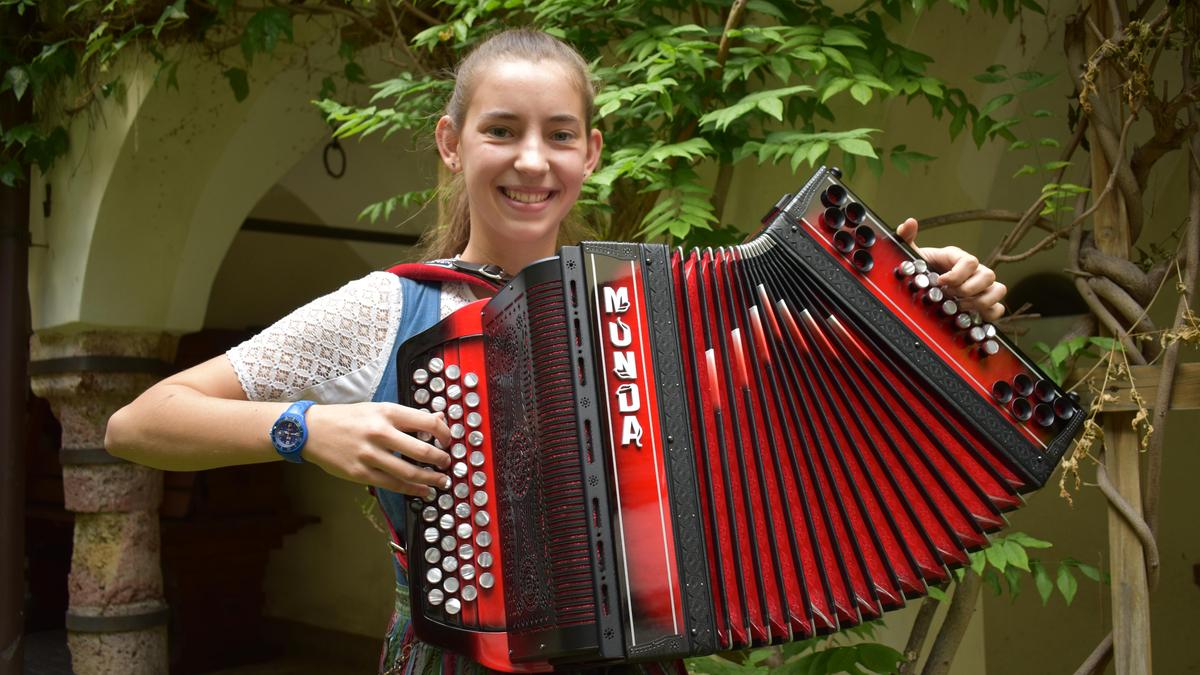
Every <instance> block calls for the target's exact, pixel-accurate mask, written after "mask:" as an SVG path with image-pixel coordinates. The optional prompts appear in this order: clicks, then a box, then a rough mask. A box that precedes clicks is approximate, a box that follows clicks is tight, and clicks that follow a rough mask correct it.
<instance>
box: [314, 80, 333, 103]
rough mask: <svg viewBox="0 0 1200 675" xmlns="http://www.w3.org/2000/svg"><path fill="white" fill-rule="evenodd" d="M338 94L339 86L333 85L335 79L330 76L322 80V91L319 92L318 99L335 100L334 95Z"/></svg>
mask: <svg viewBox="0 0 1200 675" xmlns="http://www.w3.org/2000/svg"><path fill="white" fill-rule="evenodd" d="M336 93H337V85H335V84H334V83H333V78H332V77H329V76H326V77H324V78H322V79H321V91H319V92H317V98H318V99H322V100H324V99H327V98H333V95H334V94H336Z"/></svg>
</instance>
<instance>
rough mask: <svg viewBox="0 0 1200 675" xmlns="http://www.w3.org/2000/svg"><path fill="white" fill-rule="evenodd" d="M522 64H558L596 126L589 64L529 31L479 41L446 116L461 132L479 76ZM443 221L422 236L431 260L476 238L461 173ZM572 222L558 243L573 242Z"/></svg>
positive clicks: (446, 194) (451, 185)
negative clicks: (500, 65)
mask: <svg viewBox="0 0 1200 675" xmlns="http://www.w3.org/2000/svg"><path fill="white" fill-rule="evenodd" d="M509 60H520V61H531V62H534V63H538V62H542V61H549V62H551V63H557V64H559V65H560V66H562V67H563V70H565V71H566V72H567V75H568V77H569V78H570V82H571V84H572V85H574V87H575V89H576V90H577V91H578V92H579V96H580V98H581V99H582V101H583V113H584V121H585V124H586V125H587V127H588V129H590V128H591V120H592V114H593V113H594V112H595V105H594V101H595V98H596V87H595V84H594V83H593V81H592V77H591V73H590V71H589V70H588V65H587V62H586V61H584V60H583V57H582V56H580V55H579V52H577V51H575V49H574V48H573V47H571V46H570V45H568V44H567V43H565V42H563V41H562V40H559V39H558V38H556V37H554V36H553V35H550V34H548V33H543V32H542V31H537V30H531V29H528V28H515V29H512V30H506V31H503V32H501V33H496V34H495V35H493V36H491V37H489V38H488V39H486V40H484V41H483V42H481V43H479V44H478V45H477V46H476V47H475V48H474V49H472V50H471V52H470V53H469V54H467V56H466V58H464V59H463V60H462V61H461V62H460V63H459V64H458V68H456V69H455V71H454V91H453V92H452V93H451V94H450V100H449V101H447V102H446V111H445V114H446V116H447V117H449V118H450V120H451V121H452V122H453V123H454V128H455V129H456V130H457V131H460V132H461V131H462V129H463V124H464V122H465V121H466V117H467V108H469V107H470V104H471V95H472V94H473V93H474V91H475V83H476V82H477V81H478V78H479V77H480V75H481V74H482V73H483V72H484V71H485V70H486V69H487V68H488V66H491V65H492V64H494V63H497V62H500V61H509ZM440 199H441V206H442V208H441V213H442V222H439V223H438V225H437V226H436V227H435V228H433V229H432V230H429V231H427V232H426V233H425V235H424V236H423V237H422V244H423V245H424V248H425V250H424V254H423V256H424V257H425V258H426V259H438V258H450V257H453V256H454V255H456V254H458V253H461V252H462V250H463V249H464V248H465V247H466V245H467V239H468V238H469V237H470V236H471V212H470V204H469V203H468V201H467V191H466V186H465V184H464V181H463V176H462V174H455V175H453V176H452V177H451V178H450V180H449V182H448V183H447V185H446V186H445V189H444V191H443V193H442V195H441V197H440ZM568 229H570V228H569V225H568V224H567V223H564V224H563V227H562V228H561V229H560V230H559V241H560V242H564V241H570V240H571V239H573V237H572V236H571V234H570V233H569V232H567V230H568Z"/></svg>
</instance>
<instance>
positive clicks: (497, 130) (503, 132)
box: [483, 127, 512, 138]
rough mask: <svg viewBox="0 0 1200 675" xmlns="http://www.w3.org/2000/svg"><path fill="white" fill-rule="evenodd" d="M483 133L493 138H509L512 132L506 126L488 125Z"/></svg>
mask: <svg viewBox="0 0 1200 675" xmlns="http://www.w3.org/2000/svg"><path fill="white" fill-rule="evenodd" d="M483 133H485V134H487V135H488V136H491V137H493V138H508V137H509V136H512V132H511V131H509V130H508V129H506V128H504V127H488V128H487V130H485V131H484V132H483Z"/></svg>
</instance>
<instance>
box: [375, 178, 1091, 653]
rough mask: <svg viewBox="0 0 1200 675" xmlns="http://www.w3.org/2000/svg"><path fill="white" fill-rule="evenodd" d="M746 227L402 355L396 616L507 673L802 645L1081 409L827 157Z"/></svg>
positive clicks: (515, 308)
mask: <svg viewBox="0 0 1200 675" xmlns="http://www.w3.org/2000/svg"><path fill="white" fill-rule="evenodd" d="M763 223H764V226H763V228H762V230H760V231H759V233H758V234H756V235H755V236H754V237H751V238H750V239H749V240H748V241H747V243H745V244H742V245H740V246H735V247H731V248H726V249H719V250H711V249H708V250H692V251H683V250H679V249H676V250H670V249H668V248H667V247H665V246H661V245H647V244H619V243H598V242H590V243H584V244H582V245H581V246H577V247H566V248H564V249H562V251H561V252H560V255H558V256H556V257H553V258H548V259H545V260H542V261H539V262H537V263H534V264H532V265H530V266H529V267H528V268H526V269H525V270H524V271H523V272H522V273H521V274H520V275H519V276H518V277H517V278H516V279H514V280H513V281H512V282H511V283H510V284H509V285H508V286H506V287H505V288H504V289H502V290H501V291H500V292H499V293H497V295H496V296H495V297H494V298H492V299H490V300H481V301H479V302H476V303H472V304H471V305H467V306H466V307H463V308H462V309H460V310H459V311H457V312H455V313H454V314H453V315H451V316H449V317H447V319H446V320H444V321H443V322H442V323H440V324H438V325H436V326H434V327H433V328H431V329H429V330H428V331H426V332H425V333H422V334H421V335H419V336H417V337H415V338H414V339H412V340H410V341H409V342H408V343H406V344H405V345H404V346H403V347H402V348H401V350H400V352H399V353H398V355H397V358H398V360H399V363H398V366H399V368H398V370H399V373H400V385H399V386H400V392H399V394H400V398H399V400H400V401H401V402H402V403H404V404H406V405H412V406H415V407H420V408H424V409H428V410H438V411H444V412H445V413H446V415H447V418H448V421H449V423H450V424H451V433H452V436H453V437H454V442H453V444H452V446H451V447H450V448H448V450H449V452H450V454H451V455H452V457H453V458H454V464H453V466H452V468H451V473H452V476H453V479H454V482H453V485H452V487H451V488H450V490H448V491H446V492H445V493H443V494H439V495H438V497H437V498H436V499H435V500H432V501H429V502H423V501H419V500H412V501H411V503H410V506H411V509H410V514H409V517H408V522H407V532H408V538H409V561H410V563H409V564H410V569H409V576H410V579H411V584H412V594H411V597H412V604H413V612H412V614H413V622H414V625H415V629H416V632H417V635H418V636H419V637H420V638H421V639H423V640H426V641H428V642H431V643H434V644H437V645H440V646H443V647H447V648H450V649H453V650H456V651H459V652H462V653H464V654H466V655H468V656H470V657H471V658H474V659H475V660H477V661H479V662H481V663H483V664H484V665H485V666H488V667H490V668H494V669H497V670H502V671H509V672H535V671H545V670H550V669H553V668H568V667H583V666H589V665H611V664H616V663H628V662H638V661H646V660H658V659H668V658H677V657H685V656H691V655H700V654H708V653H713V652H717V651H723V650H728V649H739V648H745V647H750V646H757V645H763V644H771V643H779V642H785V641H790V640H799V639H805V638H808V637H811V636H814V635H819V634H825V633H829V632H833V631H836V630H839V629H842V628H846V627H849V626H853V625H856V624H858V623H860V622H863V621H867V620H871V619H874V618H876V617H879V616H880V615H882V613H883V612H885V611H887V610H891V609H896V608H898V607H901V606H903V605H904V604H905V602H906V600H908V599H911V598H914V597H920V596H922V595H924V594H926V593H927V589H928V586H929V585H936V584H940V583H943V582H945V581H947V580H949V578H950V571H949V570H950V569H951V568H953V567H956V566H961V565H965V564H967V562H968V557H967V554H968V552H970V551H972V550H976V549H978V548H980V547H983V546H985V545H986V543H987V533H989V532H993V531H996V530H998V529H999V528H1001V527H1003V525H1004V522H1005V521H1004V517H1003V513H1004V512H1005V511H1008V510H1010V509H1013V508H1016V507H1018V506H1020V505H1021V503H1022V498H1021V496H1020V495H1021V494H1022V493H1025V492H1028V491H1030V490H1033V489H1035V488H1037V487H1040V486H1041V485H1042V484H1043V483H1044V482H1045V481H1046V479H1047V477H1048V476H1049V474H1050V472H1051V471H1052V469H1053V467H1054V466H1055V465H1056V464H1057V462H1058V460H1059V459H1060V458H1061V456H1062V454H1063V452H1064V451H1065V449H1066V448H1067V446H1068V445H1069V444H1070V443H1071V441H1072V439H1073V438H1074V437H1075V435H1076V434H1077V433H1078V431H1079V428H1080V425H1081V423H1082V421H1083V415H1082V413H1081V411H1080V409H1079V406H1078V404H1077V403H1076V401H1075V400H1074V399H1073V398H1072V397H1070V396H1067V395H1065V394H1064V392H1062V391H1061V390H1060V389H1059V388H1058V387H1057V386H1056V385H1055V384H1054V382H1053V381H1051V380H1050V379H1049V378H1047V377H1046V376H1045V374H1044V373H1042V372H1041V371H1040V370H1039V369H1038V368H1037V367H1036V366H1035V365H1034V364H1033V363H1032V362H1031V361H1030V360H1029V359H1028V358H1027V357H1025V356H1024V355H1023V354H1022V353H1021V352H1020V351H1019V350H1018V349H1017V348H1016V347H1015V346H1014V345H1013V344H1012V343H1010V342H1009V341H1008V340H1007V339H1006V338H1005V337H1004V336H1003V335H1002V334H1000V333H999V332H998V331H997V330H996V329H995V327H994V326H991V325H989V324H987V323H984V322H981V321H980V320H979V318H978V316H976V315H973V314H971V313H969V312H964V311H960V308H959V307H958V305H957V303H956V302H955V300H954V299H953V298H952V297H949V296H948V295H947V294H946V293H945V292H944V291H943V290H942V288H941V287H940V286H939V285H938V279H937V275H936V273H934V272H932V271H930V270H929V269H928V268H927V267H926V265H925V263H924V261H923V260H921V259H920V258H919V256H917V255H916V253H915V252H913V251H912V250H911V249H910V248H909V247H908V246H906V245H905V244H904V243H903V242H902V241H900V240H899V239H898V238H896V237H895V236H894V234H893V233H892V232H891V230H890V229H889V228H887V227H885V226H884V225H883V224H882V222H881V221H880V220H879V218H878V217H877V216H876V215H875V214H874V213H872V212H871V211H870V210H869V209H868V208H866V207H865V206H864V205H863V204H862V202H861V201H860V200H858V199H857V198H856V197H855V196H854V195H853V194H852V193H851V192H850V191H849V190H848V189H847V188H846V186H845V185H844V184H842V182H841V181H840V176H839V174H838V172H837V171H836V170H827V169H821V170H819V171H818V172H817V173H816V175H815V176H814V177H813V178H812V179H810V180H809V181H808V182H807V183H806V184H805V185H804V186H803V188H802V189H801V190H799V191H798V192H797V193H796V194H795V195H787V196H785V197H784V198H783V199H781V200H780V201H779V202H778V203H777V204H776V205H775V207H774V208H772V209H771V210H770V212H769V213H768V214H767V216H766V217H765V218H764V220H763Z"/></svg>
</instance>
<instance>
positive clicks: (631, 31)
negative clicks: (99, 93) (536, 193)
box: [319, 0, 1040, 241]
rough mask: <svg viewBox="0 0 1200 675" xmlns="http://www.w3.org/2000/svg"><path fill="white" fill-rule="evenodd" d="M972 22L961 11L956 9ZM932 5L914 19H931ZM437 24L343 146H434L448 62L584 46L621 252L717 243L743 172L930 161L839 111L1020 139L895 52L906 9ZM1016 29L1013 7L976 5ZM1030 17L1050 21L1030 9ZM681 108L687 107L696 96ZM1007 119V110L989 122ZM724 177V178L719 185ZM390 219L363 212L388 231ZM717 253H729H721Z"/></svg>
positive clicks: (598, 200)
mask: <svg viewBox="0 0 1200 675" xmlns="http://www.w3.org/2000/svg"><path fill="white" fill-rule="evenodd" d="M954 4H955V5H956V6H958V7H960V8H961V9H964V10H965V9H966V4H965V2H957V3H954ZM924 5H925V3H921V2H917V3H913V5H912V8H913V9H916V10H920V9H923V8H924ZM440 6H441V7H442V8H444V10H445V11H444V14H443V16H444V17H445V18H444V20H443V22H442V23H439V24H435V25H430V26H429V27H428V28H426V29H425V30H424V31H422V32H420V33H418V34H416V35H415V36H414V37H413V38H412V48H413V50H412V51H413V55H414V57H415V58H416V59H417V60H418V62H419V63H421V64H422V66H421V67H420V68H418V69H417V70H418V71H420V72H423V73H425V74H423V75H414V74H412V73H410V72H406V73H404V74H401V75H399V76H398V77H396V78H395V79H392V80H389V81H385V82H382V83H379V84H377V85H375V87H376V89H377V91H376V94H375V96H374V97H373V99H372V100H371V103H370V105H369V106H367V107H364V108H355V107H351V106H346V105H343V104H341V103H339V102H336V101H334V100H330V99H325V100H323V101H321V103H320V104H319V105H320V106H321V108H322V110H323V111H325V113H326V114H327V115H328V117H329V119H330V121H331V122H333V123H334V124H336V125H337V132H336V133H337V134H338V135H339V136H353V135H367V134H371V133H376V132H382V133H384V134H392V133H395V132H396V131H399V130H405V131H410V132H413V133H415V134H418V135H423V134H427V133H428V131H429V128H430V125H431V124H432V122H433V120H435V119H436V118H437V116H438V114H439V112H440V108H441V105H442V102H443V101H444V92H445V89H446V88H447V86H448V83H447V82H446V81H445V80H441V79H439V75H438V74H437V73H439V68H438V67H439V66H440V65H443V64H444V61H445V54H446V53H451V54H461V53H463V52H465V51H466V50H468V49H470V48H471V47H472V46H473V45H474V44H476V43H477V42H478V41H479V40H480V39H482V38H483V37H485V36H487V35H488V34H490V33H492V32H494V31H496V30H499V29H501V28H503V27H507V26H511V25H524V24H532V25H537V26H539V27H540V28H543V29H545V30H547V31H549V32H552V33H555V34H557V35H560V36H562V37H564V38H565V39H567V40H568V41H570V42H571V43H572V44H574V45H575V46H577V47H578V48H579V49H580V51H581V52H582V53H583V54H584V55H585V57H587V58H589V59H590V60H591V61H592V64H593V70H594V73H595V75H596V77H597V78H598V79H599V81H600V82H601V83H602V84H603V89H602V90H601V91H600V93H599V95H598V96H597V99H596V106H597V116H596V124H597V125H598V127H599V128H600V129H601V130H602V131H603V133H604V134H605V138H606V148H605V156H604V157H603V161H602V163H601V168H600V170H599V171H597V172H596V174H594V175H593V176H592V178H591V179H590V180H589V181H588V182H587V184H586V185H585V194H584V197H583V199H582V200H581V206H583V207H584V209H585V217H586V218H587V219H588V220H589V223H590V225H591V226H592V228H593V229H594V230H595V231H597V232H598V233H599V234H600V235H601V236H602V237H605V238H613V239H631V238H634V237H639V238H661V237H668V238H671V239H674V240H676V241H681V240H688V241H691V240H692V239H693V238H694V235H695V233H697V232H700V231H711V230H713V228H716V229H717V231H720V230H721V224H722V223H724V222H725V221H724V214H723V213H722V209H723V207H722V204H723V202H724V199H725V193H726V191H727V190H728V186H729V176H730V173H729V172H731V171H732V169H733V167H734V166H735V165H737V164H739V163H743V162H745V161H747V160H750V159H752V158H753V159H754V160H755V161H757V162H758V163H759V164H764V163H769V164H777V163H785V162H786V163H787V165H788V166H789V167H790V168H791V169H792V170H793V171H796V170H799V169H800V168H801V166H802V165H806V164H807V165H810V166H813V165H818V164H823V163H835V164H840V165H842V166H843V167H845V168H846V169H847V170H848V171H850V172H853V170H854V169H855V167H856V165H857V159H858V158H863V159H865V160H867V161H868V162H869V166H870V167H871V169H872V170H874V171H877V172H878V171H882V170H883V159H884V158H886V159H888V160H890V162H891V163H892V165H893V166H894V167H896V168H897V169H899V170H902V171H907V170H908V168H909V166H910V165H911V164H912V163H914V162H921V161H928V160H930V159H932V157H931V156H930V155H928V154H925V153H922V152H920V151H919V150H916V149H910V148H909V147H908V146H907V145H897V146H895V147H892V148H881V147H876V145H875V144H874V142H873V141H872V136H873V135H874V134H875V133H877V130H876V129H871V128H855V129H839V128H837V127H838V117H839V111H840V110H841V109H843V108H845V107H848V106H867V105H876V104H879V103H881V102H883V101H886V100H889V99H894V98H902V99H904V100H905V101H907V102H909V103H910V104H914V103H916V102H918V101H922V102H923V103H924V104H925V105H927V106H928V107H929V111H930V113H931V114H932V115H933V116H934V117H935V118H942V119H945V120H946V121H947V122H948V123H949V130H950V133H951V135H952V136H954V135H957V134H958V133H960V132H961V131H963V130H964V129H966V128H968V127H969V128H970V129H971V130H972V135H973V137H974V139H975V141H976V142H977V143H983V142H985V141H987V140H988V139H991V138H996V137H1002V136H1003V137H1007V134H1008V132H1007V128H1008V126H1009V125H1010V123H1009V122H1006V121H1005V120H1002V119H997V118H993V117H992V116H991V112H992V111H990V110H987V109H986V106H985V108H978V107H976V106H975V105H973V104H972V103H970V102H969V101H968V100H967V97H966V95H965V94H964V92H963V91H962V90H961V89H958V88H956V87H953V86H951V85H949V84H948V83H946V82H944V81H942V80H941V79H939V78H937V77H936V76H934V75H933V74H931V73H930V72H929V70H928V66H929V63H930V58H929V57H928V56H926V55H925V54H922V53H920V52H918V51H915V50H911V49H908V48H906V47H904V46H902V45H900V44H898V43H897V42H895V41H894V40H892V39H891V37H890V36H889V27H890V26H891V25H894V23H895V22H897V21H899V20H901V19H902V18H903V12H905V11H907V10H908V9H909V6H908V5H906V4H904V3H901V2H896V1H895V0H885V1H882V2H867V3H863V4H862V5H861V6H859V7H857V8H855V9H853V10H850V11H843V12H839V11H836V10H834V9H832V8H830V7H827V6H825V4H824V3H820V2H788V3H782V2H775V3H772V2H769V1H768V0H753V1H751V2H748V3H745V6H744V11H742V10H741V9H730V8H729V3H719V2H689V3H681V2H678V1H666V0H659V1H656V2H649V1H648V2H639V3H616V4H613V3H610V2H606V1H604V0H586V1H579V0H537V1H534V0H524V1H518V0H510V1H508V2H500V1H499V0H489V1H486V2H480V1H479V0H447V1H445V2H443V3H441V5H440ZM981 6H982V7H983V9H985V10H987V11H990V12H992V13H995V12H997V11H1000V10H1003V11H1005V13H1006V14H1008V15H1015V14H1016V13H1018V12H1019V11H1020V10H1019V9H1018V8H1017V6H1016V5H1015V4H1013V3H1011V2H1006V3H1004V6H1003V7H1000V6H998V5H997V3H995V2H992V3H987V2H985V3H981ZM1024 7H1026V8H1031V9H1035V10H1038V11H1040V8H1038V7H1037V5H1036V4H1035V3H1033V2H1026V3H1025V4H1024ZM679 92H687V95H686V96H681V95H679ZM994 107H997V106H993V108H994ZM714 170H715V171H716V173H717V177H716V179H715V184H714V179H713V178H712V172H713V171H714ZM386 212H387V209H386V207H383V208H381V207H379V206H378V205H376V206H375V207H373V208H371V209H368V211H366V212H365V215H367V216H369V217H372V218H377V217H381V216H383V215H384V214H385V213H386ZM717 238H718V239H720V238H721V237H719V236H718V237H717Z"/></svg>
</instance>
